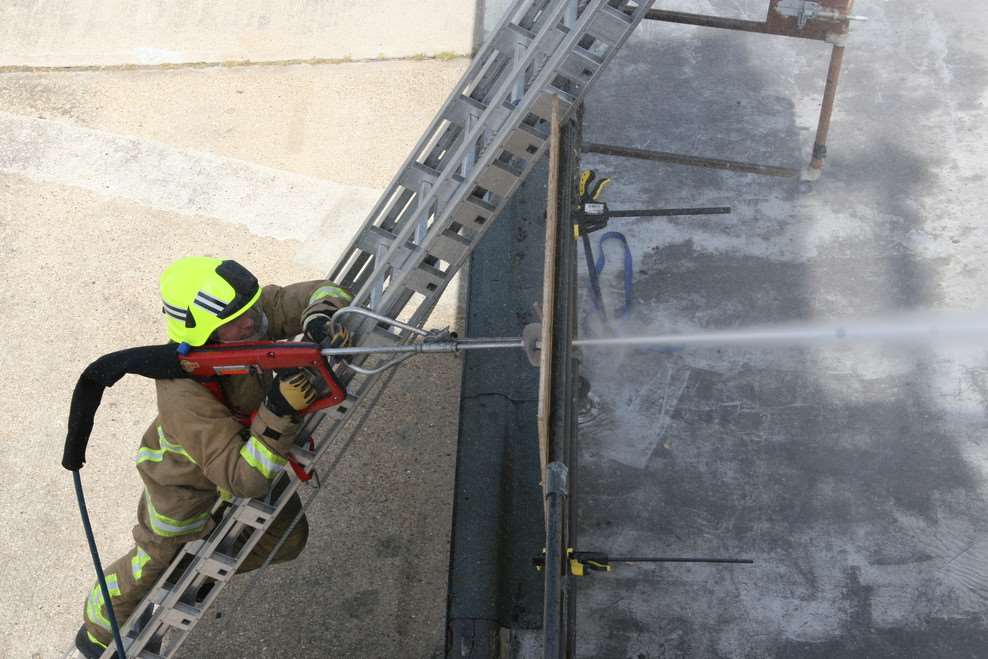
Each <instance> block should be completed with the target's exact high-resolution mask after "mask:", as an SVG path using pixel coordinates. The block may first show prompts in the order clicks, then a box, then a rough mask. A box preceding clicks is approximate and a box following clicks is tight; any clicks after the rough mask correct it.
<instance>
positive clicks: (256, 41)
mask: <svg viewBox="0 0 988 659" xmlns="http://www.w3.org/2000/svg"><path fill="white" fill-rule="evenodd" d="M478 1H480V2H482V0H414V1H413V0H376V1H372V0H184V1H182V2H176V1H174V0H62V1H61V2H51V1H46V0H3V1H2V2H0V66H86V65H96V66H104V65H121V64H160V63H166V62H220V61H230V60H234V61H239V60H252V61H272V60H286V59H312V58H327V59H336V58H346V57H350V58H353V59H369V58H380V57H388V58H391V57H411V56H414V55H420V54H421V55H435V54H439V53H444V52H452V53H457V54H467V53H470V52H471V51H472V49H473V46H474V44H473V41H474V24H475V14H476V13H477V12H478V4H477V2H478ZM480 6H482V5H480Z"/></svg>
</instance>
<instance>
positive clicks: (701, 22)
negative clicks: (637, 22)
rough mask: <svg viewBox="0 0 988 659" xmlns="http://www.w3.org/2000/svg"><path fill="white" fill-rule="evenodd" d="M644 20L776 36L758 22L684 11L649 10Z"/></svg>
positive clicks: (764, 24)
mask: <svg viewBox="0 0 988 659" xmlns="http://www.w3.org/2000/svg"><path fill="white" fill-rule="evenodd" d="M645 18H647V19H650V20H653V21H664V22H666V23H680V24H682V25H698V26H700V27H717V28H722V29H725V30H737V31H740V32H758V33H760V34H776V32H773V31H771V30H770V29H769V28H768V24H767V23H759V22H758V21H746V20H742V19H739V18H721V17H719V16H705V15H703V14H690V13H688V12H684V11H668V10H665V9H650V10H648V11H647V12H646V13H645ZM791 36H796V35H791Z"/></svg>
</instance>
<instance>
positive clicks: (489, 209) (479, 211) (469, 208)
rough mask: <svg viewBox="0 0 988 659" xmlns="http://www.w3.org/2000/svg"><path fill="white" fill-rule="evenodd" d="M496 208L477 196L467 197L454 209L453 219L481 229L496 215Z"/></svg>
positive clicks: (470, 227) (469, 226)
mask: <svg viewBox="0 0 988 659" xmlns="http://www.w3.org/2000/svg"><path fill="white" fill-rule="evenodd" d="M494 211H495V208H494V206H491V205H490V204H488V203H487V202H486V201H484V200H482V199H478V198H476V197H467V198H466V199H464V200H463V201H462V202H461V203H460V204H458V205H457V206H456V208H455V209H453V215H452V217H453V221H454V222H456V223H458V224H460V225H461V226H465V227H467V228H469V229H472V230H474V231H479V230H480V229H481V228H482V227H483V226H484V225H485V224H486V223H487V221H488V220H490V219H491V217H492V216H493V215H494Z"/></svg>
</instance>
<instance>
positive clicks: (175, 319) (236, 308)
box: [160, 256, 261, 347]
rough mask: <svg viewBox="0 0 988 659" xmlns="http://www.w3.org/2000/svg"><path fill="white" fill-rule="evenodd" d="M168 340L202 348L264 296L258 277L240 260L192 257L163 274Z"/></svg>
mask: <svg viewBox="0 0 988 659" xmlns="http://www.w3.org/2000/svg"><path fill="white" fill-rule="evenodd" d="M160 288H161V300H162V302H163V304H164V306H163V307H162V309H161V310H162V312H164V314H165V316H166V317H167V318H166V320H167V322H168V338H170V339H171V340H172V341H175V342H176V343H187V344H189V345H190V346H193V347H195V346H201V345H202V344H204V343H205V342H206V341H207V340H209V337H210V335H211V334H212V333H213V332H214V331H215V330H216V328H218V327H222V326H223V325H225V324H227V323H229V322H230V321H232V320H234V319H236V318H238V317H240V316H241V315H243V313H244V312H246V311H247V310H248V309H250V308H251V307H252V306H253V305H254V303H256V302H257V300H258V298H260V297H261V288H260V286H258V285H257V278H256V277H254V275H252V274H251V273H250V271H249V270H247V268H245V267H243V266H242V265H240V264H239V263H237V262H236V261H223V260H220V259H214V258H210V257H208V256H188V257H186V258H184V259H179V260H178V261H175V262H174V263H172V264H171V265H170V266H168V268H166V269H165V272H164V273H163V274H162V275H161V282H160Z"/></svg>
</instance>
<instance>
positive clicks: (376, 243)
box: [356, 226, 395, 254]
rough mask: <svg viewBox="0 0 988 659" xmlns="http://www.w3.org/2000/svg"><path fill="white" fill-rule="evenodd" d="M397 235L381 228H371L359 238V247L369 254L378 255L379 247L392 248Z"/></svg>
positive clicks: (361, 233) (362, 232)
mask: <svg viewBox="0 0 988 659" xmlns="http://www.w3.org/2000/svg"><path fill="white" fill-rule="evenodd" d="M394 241H395V235H394V234H393V233H391V232H390V231H388V230H386V229H382V228H381V227H376V226H369V227H367V228H366V229H365V230H364V231H361V232H360V235H359V236H358V237H357V245H356V246H357V247H358V248H359V249H361V250H363V251H365V252H367V253H368V254H377V250H378V248H379V247H385V248H387V247H390V246H391V243H393V242H394Z"/></svg>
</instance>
